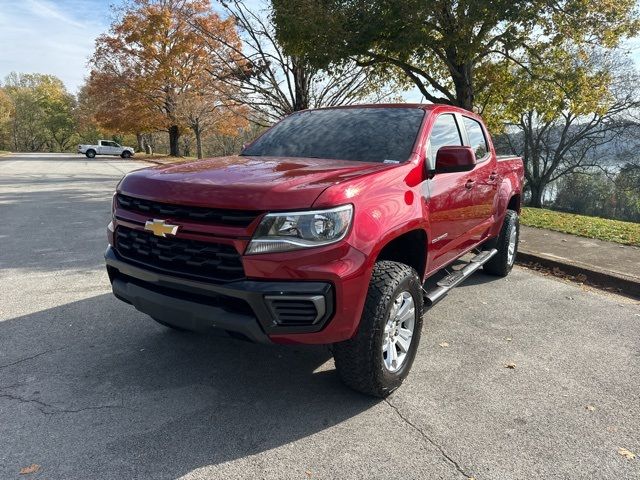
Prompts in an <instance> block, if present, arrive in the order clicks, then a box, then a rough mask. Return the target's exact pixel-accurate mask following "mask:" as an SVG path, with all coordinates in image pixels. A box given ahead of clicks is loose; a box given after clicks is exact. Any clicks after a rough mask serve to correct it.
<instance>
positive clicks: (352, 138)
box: [242, 107, 424, 162]
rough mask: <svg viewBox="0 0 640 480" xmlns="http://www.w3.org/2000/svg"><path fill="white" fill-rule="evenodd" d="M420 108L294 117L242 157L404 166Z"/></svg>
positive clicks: (321, 112)
mask: <svg viewBox="0 0 640 480" xmlns="http://www.w3.org/2000/svg"><path fill="white" fill-rule="evenodd" d="M423 116H424V111H423V110H421V109H419V108H384V107H381V108H343V109H341V108H336V109H326V110H309V111H304V112H299V113H295V114H293V115H291V116H289V117H287V118H285V119H284V120H282V121H281V122H280V123H278V124H277V125H276V126H274V127H273V128H272V129H271V130H269V131H267V132H266V133H265V134H264V135H262V136H261V137H260V138H258V139H257V140H256V141H255V142H254V143H253V144H251V145H249V146H248V147H247V148H246V149H245V150H244V151H243V152H242V155H248V156H274V157H305V158H331V159H337V160H357V161H361V162H384V161H385V160H388V161H393V162H403V161H405V160H407V159H408V158H409V155H410V154H411V150H412V147H413V144H414V143H415V141H416V137H417V135H418V130H419V129H420V124H421V123H422V118H423Z"/></svg>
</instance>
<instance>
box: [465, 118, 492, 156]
mask: <svg viewBox="0 0 640 480" xmlns="http://www.w3.org/2000/svg"><path fill="white" fill-rule="evenodd" d="M462 121H463V122H464V128H466V129H467V136H468V137H469V146H470V147H471V148H473V151H474V152H476V158H477V159H481V158H482V157H484V156H485V155H486V154H487V152H488V151H489V149H488V148H487V141H486V140H485V138H484V133H482V127H481V126H480V124H479V123H478V122H477V121H475V120H473V119H471V118H467V117H462Z"/></svg>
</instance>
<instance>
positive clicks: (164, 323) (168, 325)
mask: <svg viewBox="0 0 640 480" xmlns="http://www.w3.org/2000/svg"><path fill="white" fill-rule="evenodd" d="M151 318H153V319H154V320H155V321H156V322H158V323H159V324H160V325H162V326H163V327H167V328H170V329H171V330H175V331H176V332H189V331H190V330H187V329H186V328H181V327H176V326H175V325H171V324H170V323H167V322H163V321H162V320H158V319H157V318H154V317H151Z"/></svg>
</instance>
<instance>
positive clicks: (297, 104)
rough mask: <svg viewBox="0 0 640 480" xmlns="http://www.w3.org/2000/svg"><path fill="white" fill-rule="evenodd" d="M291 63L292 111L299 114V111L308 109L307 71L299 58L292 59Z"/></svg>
mask: <svg viewBox="0 0 640 480" xmlns="http://www.w3.org/2000/svg"><path fill="white" fill-rule="evenodd" d="M291 63H292V70H293V87H294V95H295V98H294V99H293V102H294V104H293V111H294V112H299V111H300V110H306V109H308V108H309V77H308V69H307V67H306V65H304V61H303V60H301V59H300V58H297V57H294V58H293V59H292V62H291Z"/></svg>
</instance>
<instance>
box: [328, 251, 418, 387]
mask: <svg viewBox="0 0 640 480" xmlns="http://www.w3.org/2000/svg"><path fill="white" fill-rule="evenodd" d="M402 292H408V293H410V294H411V297H412V299H413V303H414V312H415V313H414V322H415V323H414V328H413V336H412V337H411V342H410V344H409V348H408V349H407V352H406V357H405V358H404V361H403V363H402V364H401V366H400V368H399V369H398V370H397V371H395V372H392V371H390V370H389V369H388V368H387V367H386V366H385V363H384V362H385V360H384V358H385V356H384V354H383V350H382V349H383V340H385V335H386V333H385V325H386V323H387V320H388V319H389V316H390V314H391V311H392V310H391V309H392V307H393V304H394V300H395V299H396V298H397V297H398V296H399V295H401V294H402ZM407 298H408V297H407ZM422 313H423V298H422V289H421V284H420V280H419V278H418V274H417V273H416V271H415V270H414V269H413V268H411V267H409V266H407V265H404V264H402V263H396V262H390V261H386V260H384V261H380V262H377V263H376V264H375V267H374V269H373V275H372V277H371V282H370V283H369V291H368V293H367V299H366V301H365V305H364V310H363V312H362V318H361V319H360V326H359V328H358V332H357V333H356V335H355V337H353V338H352V339H350V340H346V341H344V342H340V343H336V344H334V345H333V357H334V361H335V364H336V370H337V371H338V374H339V375H340V378H341V379H342V381H343V382H344V383H345V384H346V385H348V386H349V387H351V388H352V389H354V390H357V391H358V392H361V393H365V394H367V395H373V396H376V397H381V398H384V397H386V396H388V395H389V394H390V393H392V392H393V391H394V390H395V389H397V388H398V387H399V386H400V385H401V384H402V382H403V380H404V379H405V378H406V376H407V375H408V374H409V370H410V369H411V365H412V364H413V360H414V358H415V355H416V351H417V349H418V344H419V343H420V332H421V330H422ZM393 348H395V346H394V347H393Z"/></svg>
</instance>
